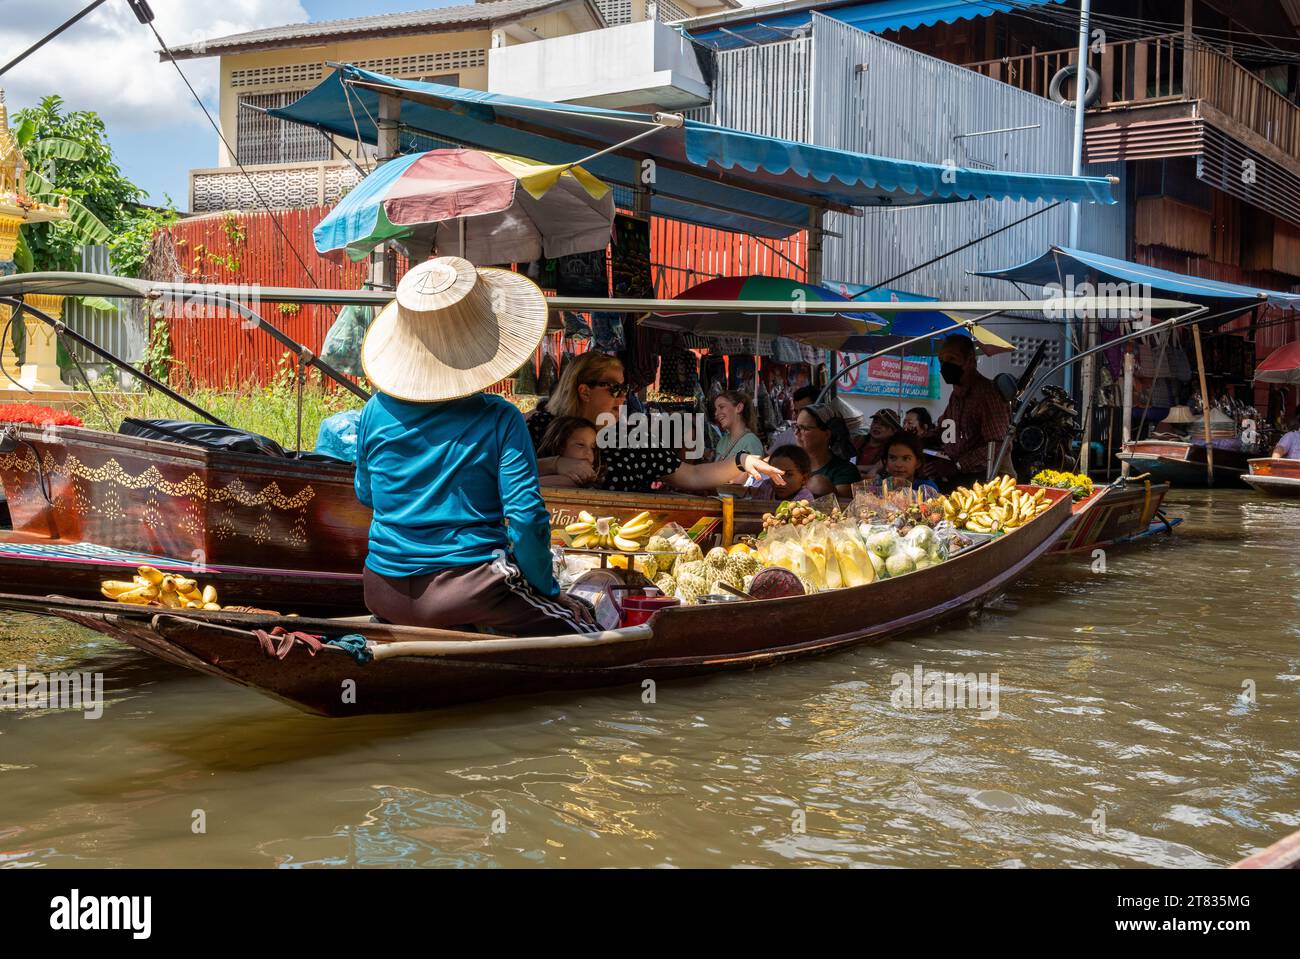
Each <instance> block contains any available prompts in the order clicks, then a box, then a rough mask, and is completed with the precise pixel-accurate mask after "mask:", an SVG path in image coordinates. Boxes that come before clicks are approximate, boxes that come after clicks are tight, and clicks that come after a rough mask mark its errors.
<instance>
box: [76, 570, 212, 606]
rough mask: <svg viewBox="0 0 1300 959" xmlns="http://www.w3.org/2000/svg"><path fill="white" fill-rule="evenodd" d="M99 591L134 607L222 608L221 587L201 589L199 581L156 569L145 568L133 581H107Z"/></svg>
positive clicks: (100, 586)
mask: <svg viewBox="0 0 1300 959" xmlns="http://www.w3.org/2000/svg"><path fill="white" fill-rule="evenodd" d="M99 591H100V592H101V593H103V594H104V595H105V596H106V597H108V598H109V599H112V600H116V601H117V602H119V603H130V604H131V605H133V606H166V607H168V608H170V609H221V607H220V606H219V605H218V604H217V588H216V587H215V586H204V587H203V588H202V589H200V588H199V584H198V581H197V580H193V579H187V578H186V577H184V576H171V575H168V574H167V573H164V572H162V571H161V570H157V569H154V568H153V567H152V566H141V567H140V568H139V569H138V570H136V574H135V578H134V579H132V580H129V581H128V580H115V579H106V580H104V582H102V583H100V584H99Z"/></svg>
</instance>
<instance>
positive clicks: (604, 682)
mask: <svg viewBox="0 0 1300 959" xmlns="http://www.w3.org/2000/svg"><path fill="white" fill-rule="evenodd" d="M1022 488H1023V489H1026V490H1032V489H1034V488H1033V487H1022ZM1046 495H1047V497H1048V498H1049V499H1051V500H1052V501H1053V505H1052V507H1051V508H1050V509H1048V510H1045V511H1044V512H1043V513H1042V514H1041V515H1039V516H1037V517H1035V518H1034V519H1033V520H1031V521H1029V522H1027V523H1026V524H1025V525H1024V526H1022V527H1020V528H1019V529H1016V530H1013V531H1012V532H1009V533H1006V534H1005V535H1002V536H999V537H997V538H995V539H993V540H991V541H989V542H987V543H985V544H983V545H979V546H976V547H974V548H971V549H968V550H966V551H965V552H963V553H959V554H958V555H956V556H954V557H952V558H951V559H949V560H947V561H946V562H944V563H941V564H939V565H937V566H934V567H931V568H928V569H923V570H918V571H916V572H913V573H909V574H907V575H906V576H900V577H895V578H891V579H885V580H880V581H878V582H875V583H872V584H870V585H867V586H858V587H854V588H849V589H840V590H835V591H833V592H827V593H818V594H814V595H810V596H797V597H787V598H780V599H763V600H751V601H748V602H735V603H725V604H719V605H702V606H678V607H670V608H666V609H662V610H659V611H658V612H656V613H655V614H654V615H653V616H651V618H650V619H649V621H648V622H646V623H644V624H642V625H639V626H632V627H628V628H624V629H616V630H612V631H609V632H606V633H601V634H597V635H593V636H578V635H574V636H559V637H523V638H506V637H495V636H486V635H482V634H477V633H462V632H454V631H449V630H437V629H420V628H414V627H402V626H389V625H377V624H372V623H370V622H368V620H366V619H364V618H356V619H313V618H306V617H301V618H300V617H288V616H279V615H257V614H248V613H233V612H224V611H223V612H217V611H211V612H205V611H201V610H188V611H184V612H182V611H181V610H163V609H160V608H157V607H153V608H151V607H143V606H129V605H124V604H118V603H107V602H95V601H78V600H74V599H61V598H58V597H53V596H43V597H32V596H20V595H13V594H0V608H7V609H15V610H22V611H26V612H33V613H38V614H43V615H53V616H58V617H61V618H63V619H66V620H69V621H71V622H74V623H78V624H80V625H82V626H85V627H88V628H90V629H94V630H97V631H99V632H101V633H104V634H106V635H108V636H112V637H114V638H117V639H120V640H122V641H123V642H126V643H128V644H130V645H132V646H134V647H136V648H137V649H140V650H143V651H145V652H147V653H150V654H152V655H155V656H158V657H159V658H162V659H165V660H167V661H169V662H172V663H176V664H178V665H182V666H186V667H188V668H191V669H195V670H198V671H199V672H202V673H206V674H208V675H211V676H218V677H220V678H222V679H226V680H229V681H231V682H234V683H238V684H239V685H243V686H249V687H252V688H253V689H257V690H259V691H261V692H263V693H266V694H268V695H270V696H272V697H275V698H277V699H280V700H283V701H285V702H288V703H290V704H292V705H294V706H297V707H298V708H300V709H303V710H305V711H307V712H310V713H316V714H319V715H323V716H353V715H361V714H365V713H389V712H404V711H414V710H423V709H433V708H436V707H440V706H448V705H453V704H457V703H466V702H474V701H478V700H486V699H493V698H497V697H501V696H514V695H527V694H535V693H541V692H552V691H563V690H577V689H585V688H594V687H602V686H616V685H623V684H633V683H635V684H643V683H644V682H645V681H646V680H654V681H656V682H659V681H663V680H670V679H676V678H679V677H685V676H696V675H707V674H710V673H716V672H725V671H734V670H742V669H754V668H756V667H759V666H766V665H772V664H775V663H779V662H784V661H786V660H791V659H798V658H802V657H806V656H813V655H818V654H821V653H828V652H832V651H835V650H839V649H846V648H848V647H850V646H856V645H860V644H865V643H881V642H885V641H887V640H890V639H893V638H895V637H897V636H900V635H902V634H903V633H905V632H906V631H908V630H912V629H916V628H918V627H921V626H925V625H928V624H931V623H935V622H938V621H940V620H943V619H945V618H948V617H952V616H955V615H958V614H961V613H964V612H967V611H969V610H972V609H975V608H978V607H979V606H980V605H981V604H982V603H983V602H985V601H987V600H989V599H991V598H992V597H994V596H996V595H997V594H999V593H1000V592H1002V591H1003V590H1004V589H1006V587H1007V586H1008V585H1009V584H1010V583H1011V582H1012V581H1013V580H1014V579H1015V578H1016V577H1017V576H1019V575H1020V574H1021V573H1022V572H1023V571H1024V570H1025V569H1026V568H1028V567H1029V565H1030V564H1031V563H1033V562H1034V561H1035V560H1036V559H1037V558H1038V557H1039V556H1041V555H1042V554H1043V553H1045V552H1046V551H1047V550H1049V549H1050V548H1051V547H1052V545H1053V544H1054V543H1055V542H1056V541H1057V539H1058V537H1059V536H1060V535H1061V532H1062V530H1063V529H1064V528H1065V526H1066V524H1068V523H1069V522H1070V521H1071V517H1072V513H1071V507H1070V494H1069V493H1068V491H1065V490H1048V491H1047V494H1046ZM281 599H282V602H281V603H279V604H278V605H281V606H284V607H286V608H288V607H291V606H294V605H295V601H296V599H297V597H291V596H288V595H286V596H283V597H281ZM277 628H279V629H281V630H283V631H285V632H287V633H298V634H303V635H304V637H310V639H309V642H310V643H311V644H315V643H317V642H319V641H321V640H324V641H325V645H323V646H322V647H321V648H320V649H319V650H317V651H315V653H314V655H313V654H312V653H311V650H310V646H308V645H304V644H302V643H301V642H295V641H294V639H293V638H292V637H290V638H285V637H283V636H273V635H271V634H272V633H273V632H274V631H275V630H276V629H277ZM259 631H260V633H261V634H262V635H260V636H259ZM347 637H351V639H350V640H349V639H347ZM335 640H341V641H342V642H340V643H339V644H335V643H334V642H333V641H335ZM281 653H283V655H281ZM363 658H370V660H371V661H368V662H362V661H361V659H363Z"/></svg>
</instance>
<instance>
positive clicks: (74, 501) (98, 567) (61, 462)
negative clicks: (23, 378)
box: [0, 424, 771, 614]
mask: <svg viewBox="0 0 1300 959" xmlns="http://www.w3.org/2000/svg"><path fill="white" fill-rule="evenodd" d="M0 487H2V488H3V490H4V493H5V495H6V497H7V499H8V501H9V509H10V514H11V522H12V529H11V530H6V531H0V582H4V583H7V584H9V589H10V590H11V591H13V592H28V591H32V590H35V591H39V592H40V593H45V592H48V588H49V584H50V583H59V584H60V590H61V591H62V592H63V593H65V594H66V595H68V596H72V597H82V598H95V597H98V596H99V595H100V593H99V584H100V583H101V582H102V581H103V580H105V579H121V578H123V574H127V573H129V572H130V571H132V570H134V569H135V568H136V567H138V566H141V565H148V566H153V567H155V568H157V569H160V570H162V571H164V572H167V573H173V572H174V573H180V574H182V575H185V576H198V577H199V578H201V579H203V580H204V581H205V582H211V583H213V584H214V585H216V586H217V588H218V591H219V594H220V596H221V597H222V600H223V602H228V603H232V604H238V605H246V606H259V607H266V606H268V605H274V604H275V603H276V602H277V601H281V602H282V601H283V600H282V598H283V597H284V596H285V595H292V596H302V597H303V602H304V604H305V605H306V606H307V610H306V611H310V612H317V613H324V614H331V613H341V612H361V611H362V610H364V601H363V599H362V585H361V568H362V565H363V563H364V562H365V557H366V549H367V542H366V538H367V532H368V530H369V528H370V510H369V509H367V508H366V507H365V506H363V505H362V504H361V503H360V502H359V501H358V500H357V498H356V494H355V492H354V490H353V468H352V466H351V464H348V463H342V462H337V463H331V462H325V461H323V458H318V459H313V460H303V459H295V458H281V457H275V456H268V455H260V454H251V453H236V452H230V451H228V450H214V449H205V448H203V447H199V446H193V445H189V444H185V443H178V442H172V441H169V440H158V439H153V438H146V437H142V436H130V435H125V434H120V433H105V432H100V431H96V430H89V429H83V428H80V427H59V428H58V429H57V430H54V431H47V430H44V429H41V428H40V427H33V426H24V425H17V424H15V425H13V426H10V427H8V428H7V433H6V437H5V438H4V439H0ZM543 495H544V498H545V500H546V503H547V506H548V508H549V509H550V512H551V524H552V526H554V527H557V528H558V527H563V526H565V525H567V524H569V523H571V522H573V521H574V520H575V519H576V518H577V515H578V512H579V511H580V510H587V511H589V512H591V513H594V514H596V515H599V516H613V517H615V518H616V519H627V518H630V517H631V516H634V515H636V514H637V513H639V512H641V511H643V510H648V511H650V512H651V514H652V515H653V516H654V518H655V519H656V520H657V521H658V522H659V523H660V524H663V523H677V524H679V525H681V526H682V527H683V528H684V529H686V530H688V531H691V533H692V535H693V536H694V538H696V539H697V540H699V541H701V542H712V541H713V539H714V537H717V538H718V539H719V540H720V542H721V543H722V544H723V545H730V544H731V542H732V538H733V536H735V535H739V534H741V533H757V532H758V531H759V530H760V529H761V526H762V514H763V512H765V511H766V510H768V509H770V508H771V504H770V503H763V502H753V503H750V502H745V501H738V500H734V499H733V498H732V497H730V496H721V497H719V496H693V495H685V494H676V493H650V494H641V495H638V494H632V493H613V492H606V491H602V490H586V489H560V488H548V489H545V490H544V491H543ZM125 578H127V579H129V578H130V576H129V575H126V576H125Z"/></svg>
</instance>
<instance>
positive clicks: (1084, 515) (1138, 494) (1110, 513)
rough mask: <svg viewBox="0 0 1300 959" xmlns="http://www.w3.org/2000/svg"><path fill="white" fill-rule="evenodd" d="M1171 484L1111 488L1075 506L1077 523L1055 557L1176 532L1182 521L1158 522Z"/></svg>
mask: <svg viewBox="0 0 1300 959" xmlns="http://www.w3.org/2000/svg"><path fill="white" fill-rule="evenodd" d="M1168 492H1169V484H1168V483H1151V482H1146V483H1141V484H1133V485H1129V486H1108V487H1105V488H1103V489H1100V490H1098V491H1097V492H1095V493H1093V495H1092V496H1089V497H1088V498H1087V499H1083V500H1080V501H1079V502H1077V503H1075V504H1074V519H1073V520H1072V521H1071V523H1070V525H1069V526H1067V527H1066V529H1065V532H1064V534H1062V536H1061V539H1060V540H1059V541H1058V542H1057V544H1056V545H1055V546H1054V547H1052V552H1054V553H1073V552H1078V551H1082V550H1092V549H1097V548H1099V547H1106V546H1114V545H1117V544H1119V543H1125V542H1129V541H1131V540H1134V539H1139V538H1142V537H1144V536H1145V535H1153V534H1156V533H1160V532H1173V527H1174V526H1175V525H1177V524H1178V523H1179V522H1181V520H1175V521H1165V520H1162V519H1157V512H1158V511H1159V509H1160V504H1161V503H1162V502H1163V501H1164V498H1165V494H1166V493H1168Z"/></svg>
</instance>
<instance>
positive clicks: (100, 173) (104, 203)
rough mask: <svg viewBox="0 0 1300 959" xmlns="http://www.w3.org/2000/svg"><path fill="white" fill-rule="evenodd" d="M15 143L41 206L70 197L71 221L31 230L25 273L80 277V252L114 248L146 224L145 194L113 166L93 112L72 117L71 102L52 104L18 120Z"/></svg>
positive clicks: (26, 231) (53, 100) (22, 263)
mask: <svg viewBox="0 0 1300 959" xmlns="http://www.w3.org/2000/svg"><path fill="white" fill-rule="evenodd" d="M15 120H16V121H17V124H18V125H17V128H16V129H15V131H14V137H15V139H16V140H17V141H18V146H19V149H21V150H22V152H23V158H24V161H25V165H26V168H27V174H26V179H27V192H28V193H29V194H31V196H32V198H33V199H36V200H40V201H42V202H44V203H57V202H58V200H59V197H67V199H68V210H69V213H70V214H71V215H70V216H69V218H68V219H67V220H64V221H61V222H57V223H35V224H31V225H30V226H26V227H24V228H23V240H24V246H25V249H24V250H21V251H19V253H18V254H17V255H16V256H15V260H17V262H18V266H19V269H24V270H75V269H76V268H77V266H78V264H79V257H78V247H80V246H82V245H84V244H87V243H106V242H108V241H109V240H110V239H111V238H112V237H113V236H114V235H115V234H116V233H117V232H118V231H119V230H121V229H124V228H127V227H129V226H130V225H131V224H132V223H133V222H134V221H135V220H136V219H137V218H138V207H139V205H140V202H141V201H142V200H143V199H144V196H145V194H144V191H143V190H141V189H140V188H139V187H137V186H136V185H135V184H134V183H132V182H131V181H130V180H128V179H127V178H126V177H125V176H124V175H123V174H122V170H121V168H119V167H118V165H117V164H116V163H115V162H114V161H113V151H112V148H111V147H110V146H109V143H108V133H107V130H106V128H105V126H104V121H103V120H102V119H100V117H99V115H98V114H97V113H93V112H91V111H89V110H73V111H66V112H65V110H64V105H63V99H62V98H61V97H58V96H54V95H52V96H48V97H46V98H45V99H43V100H42V101H41V102H40V103H39V104H38V105H37V106H35V107H31V108H29V109H26V110H20V111H19V112H18V114H17V115H16V116H15Z"/></svg>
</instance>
